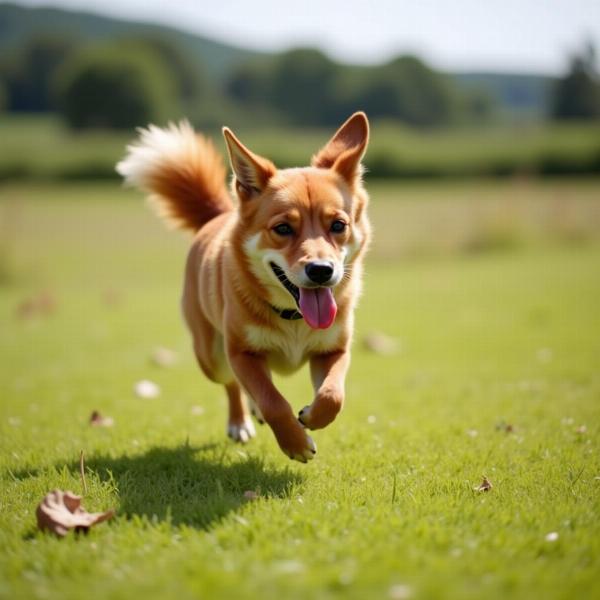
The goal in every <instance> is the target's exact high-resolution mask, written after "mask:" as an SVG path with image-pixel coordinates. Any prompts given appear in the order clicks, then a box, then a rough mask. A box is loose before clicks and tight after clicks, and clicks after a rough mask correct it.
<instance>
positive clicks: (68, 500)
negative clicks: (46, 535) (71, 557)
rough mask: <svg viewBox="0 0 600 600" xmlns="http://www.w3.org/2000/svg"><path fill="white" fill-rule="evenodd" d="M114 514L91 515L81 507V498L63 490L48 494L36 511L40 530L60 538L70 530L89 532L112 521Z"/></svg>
mask: <svg viewBox="0 0 600 600" xmlns="http://www.w3.org/2000/svg"><path fill="white" fill-rule="evenodd" d="M114 514H115V511H114V510H107V511H106V512H101V513H89V512H87V511H86V510H85V509H84V508H83V506H81V496H76V495H75V494H73V492H63V491H62V490H54V491H52V492H50V493H49V494H47V495H46V496H45V497H44V499H43V500H42V501H41V502H40V504H39V505H38V507H37V510H36V516H37V522H38V528H39V529H41V530H48V531H51V532H52V533H55V534H56V535H58V536H60V537H64V536H65V535H67V533H68V531H69V529H75V531H84V532H87V531H88V529H89V528H90V527H92V526H93V525H96V524H97V523H102V521H107V520H108V519H111V518H112V517H113V516H114Z"/></svg>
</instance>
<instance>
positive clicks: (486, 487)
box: [475, 477, 494, 492]
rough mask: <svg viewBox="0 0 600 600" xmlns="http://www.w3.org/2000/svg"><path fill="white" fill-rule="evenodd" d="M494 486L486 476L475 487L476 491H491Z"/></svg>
mask: <svg viewBox="0 0 600 600" xmlns="http://www.w3.org/2000/svg"><path fill="white" fill-rule="evenodd" d="M493 487H494V486H493V485H492V482H491V481H490V480H489V479H488V478H487V477H484V478H483V481H482V482H481V483H480V484H479V485H478V486H476V487H475V491H476V492H489V491H490V490H491V489H492V488H493Z"/></svg>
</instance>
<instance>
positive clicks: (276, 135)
mask: <svg viewBox="0 0 600 600" xmlns="http://www.w3.org/2000/svg"><path fill="white" fill-rule="evenodd" d="M372 125H373V131H372V136H371V143H370V147H369V152H368V154H367V157H366V165H367V167H368V169H369V170H370V172H371V173H372V174H374V175H375V176H378V177H394V178H395V177H404V178H422V177H462V176H470V175H483V176H507V175H513V174H515V173H529V174H531V173H534V174H535V173H542V174H551V175H561V174H565V175H569V174H571V175H572V174H585V173H588V174H595V175H597V174H598V173H600V143H599V142H598V139H599V138H600V125H598V124H595V123H575V124H544V125H529V126H528V125H524V124H519V125H518V126H517V125H515V127H514V128H511V127H492V126H491V127H484V128H478V129H477V128H474V129H471V128H456V129H441V130H432V131H421V130H414V129H410V128H408V127H404V126H402V125H400V124H398V123H395V122H374V123H373V124H372ZM235 129H236V132H237V133H238V134H239V135H240V136H241V139H242V140H243V141H244V142H245V143H246V144H248V145H249V146H250V147H251V148H252V149H253V150H255V151H256V152H258V153H262V154H264V155H266V156H268V157H269V158H271V159H272V160H274V161H275V163H276V164H277V165H278V166H280V167H290V166H298V165H304V164H306V163H307V162H308V160H309V159H310V157H311V156H312V155H313V154H314V153H315V152H316V151H317V150H318V149H319V148H320V147H321V146H322V145H323V144H324V143H325V142H326V141H327V139H328V138H329V137H330V136H331V135H332V134H333V130H332V129H312V128H302V129H297V128H296V129H294V128H291V127H288V128H281V127H279V128H273V129H271V130H268V129H267V130H266V129H265V128H264V127H260V129H257V128H256V127H254V128H253V127H250V126H246V127H240V128H235ZM207 133H208V134H209V135H210V136H211V137H212V138H213V139H214V140H215V141H216V142H217V144H218V145H219V147H220V149H221V150H222V151H223V152H224V146H223V142H222V136H221V132H220V131H212V132H207ZM134 135H135V133H134V132H133V131H130V132H109V131H96V132H89V131H88V132H79V133H76V132H73V131H70V130H69V129H67V128H66V127H65V126H64V125H63V124H62V123H61V122H60V120H59V119H57V118H56V117H54V116H45V115H43V116H37V117H31V116H15V115H4V116H1V115H0V139H1V143H2V148H3V150H4V151H3V152H2V154H1V155H0V181H1V180H14V179H28V178H35V179H39V180H72V179H79V180H83V179H98V178H103V179H108V178H113V179H116V178H117V174H116V172H115V170H114V165H115V163H116V161H117V160H119V159H120V158H121V157H122V155H123V153H124V148H125V145H126V144H127V143H128V142H129V141H131V140H132V139H133V137H134ZM284 142H285V143H284Z"/></svg>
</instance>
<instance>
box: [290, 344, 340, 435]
mask: <svg viewBox="0 0 600 600" xmlns="http://www.w3.org/2000/svg"><path fill="white" fill-rule="evenodd" d="M349 365H350V353H349V352H346V351H345V350H339V351H337V352H331V353H329V354H315V355H313V356H312V357H311V359H310V374H311V377H312V381H313V386H314V388H315V399H314V400H313V403H312V404H311V405H310V406H305V407H304V408H303V409H302V410H301V411H300V414H299V415H298V418H299V420H300V422H301V423H302V424H303V425H304V426H305V427H308V428H309V429H322V428H323V427H326V426H327V425H329V423H331V422H332V421H333V420H334V419H335V417H336V415H337V414H338V413H339V412H340V410H342V406H343V405H344V380H345V378H346V372H347V371H348V366H349Z"/></svg>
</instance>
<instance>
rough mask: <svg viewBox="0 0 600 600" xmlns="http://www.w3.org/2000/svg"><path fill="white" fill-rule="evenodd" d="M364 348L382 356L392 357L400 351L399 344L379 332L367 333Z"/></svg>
mask: <svg viewBox="0 0 600 600" xmlns="http://www.w3.org/2000/svg"><path fill="white" fill-rule="evenodd" d="M363 346H364V347H365V348H366V349H367V350H369V351H370V352H373V353H375V354H379V355H381V356H390V355H392V354H395V353H396V352H397V351H398V342H397V341H396V340H395V339H394V338H392V337H390V336H388V335H386V334H385V333H380V332H378V331H372V332H371V333H367V335H365V337H364V338H363Z"/></svg>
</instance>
